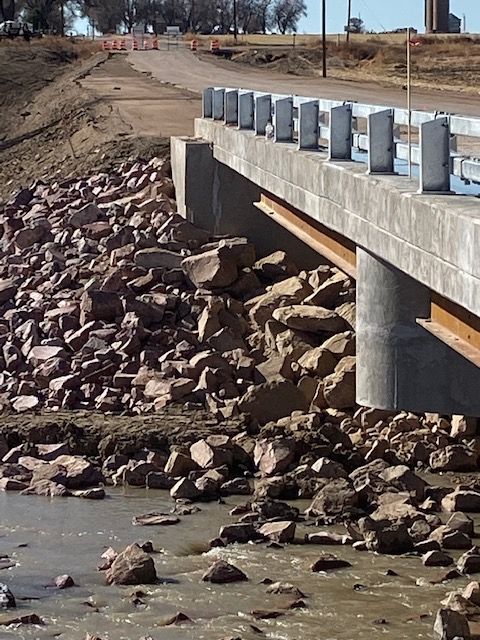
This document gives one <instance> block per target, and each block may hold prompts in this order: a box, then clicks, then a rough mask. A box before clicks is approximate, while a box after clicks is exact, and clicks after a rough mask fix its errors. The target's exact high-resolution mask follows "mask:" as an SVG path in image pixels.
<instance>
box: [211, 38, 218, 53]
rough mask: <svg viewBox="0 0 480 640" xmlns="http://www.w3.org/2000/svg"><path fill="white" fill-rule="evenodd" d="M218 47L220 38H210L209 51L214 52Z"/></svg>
mask: <svg viewBox="0 0 480 640" xmlns="http://www.w3.org/2000/svg"><path fill="white" fill-rule="evenodd" d="M219 49H220V40H216V39H215V40H212V41H211V42H210V52H211V53H216V52H217V51H218V50H219Z"/></svg>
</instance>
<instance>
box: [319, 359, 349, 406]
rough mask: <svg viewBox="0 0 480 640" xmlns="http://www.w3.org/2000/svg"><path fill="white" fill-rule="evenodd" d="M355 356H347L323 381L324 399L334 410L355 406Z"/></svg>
mask: <svg viewBox="0 0 480 640" xmlns="http://www.w3.org/2000/svg"><path fill="white" fill-rule="evenodd" d="M355 364H356V361H355V356H345V358H342V359H341V360H340V362H339V363H338V364H337V366H336V367H335V371H334V372H333V373H332V374H330V375H329V376H327V377H326V378H325V379H324V380H323V397H324V399H325V402H326V403H327V405H328V406H329V407H331V408H332V409H350V408H352V407H354V406H355V401H356V398H355V389H356V387H355V384H356V380H355V377H356V373H355V371H356V366H355Z"/></svg>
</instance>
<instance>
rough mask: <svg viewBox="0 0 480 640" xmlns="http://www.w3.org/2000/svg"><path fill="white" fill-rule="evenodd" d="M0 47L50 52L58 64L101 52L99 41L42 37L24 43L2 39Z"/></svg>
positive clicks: (22, 41)
mask: <svg viewBox="0 0 480 640" xmlns="http://www.w3.org/2000/svg"><path fill="white" fill-rule="evenodd" d="M0 47H2V48H11V49H17V50H19V51H20V50H21V51H26V50H31V51H32V52H35V51H37V50H44V51H50V52H51V53H52V55H54V56H56V57H57V58H58V60H59V62H69V61H72V60H84V59H86V58H88V57H90V56H91V55H93V54H94V53H98V51H100V50H101V43H100V40H95V41H92V40H84V39H82V38H60V37H58V36H44V37H43V38H33V39H32V40H30V42H26V41H25V40H24V39H23V38H16V39H15V40H8V39H2V40H0Z"/></svg>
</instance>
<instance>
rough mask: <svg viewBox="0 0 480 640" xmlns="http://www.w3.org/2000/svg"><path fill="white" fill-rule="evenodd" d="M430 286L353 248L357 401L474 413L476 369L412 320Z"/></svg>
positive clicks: (426, 310) (479, 377) (478, 384)
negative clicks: (354, 256)
mask: <svg viewBox="0 0 480 640" xmlns="http://www.w3.org/2000/svg"><path fill="white" fill-rule="evenodd" d="M429 316H430V290H429V289H428V288H427V287H425V286H423V285H422V284H420V283H419V282H417V281H416V280H414V279H413V278H411V277H410V276H407V275H406V274H404V273H402V272H401V271H399V270H398V269H396V268H395V267H392V266H391V265H389V264H387V263H385V262H384V261H383V260H381V259H379V258H378V257H376V256H374V255H373V254H371V253H368V252H367V251H364V250H363V249H360V248H358V249H357V402H358V403H359V404H362V405H366V406H370V407H376V408H379V409H392V410H397V409H398V410H403V411H405V410H407V411H417V412H425V411H427V412H432V413H437V412H438V413H444V414H466V415H470V416H479V415H480V393H479V391H480V369H479V368H478V367H476V366H475V365H474V364H473V363H471V362H470V361H469V360H467V359H465V358H464V357H463V356H461V355H460V354H459V353H457V352H456V351H454V350H453V349H451V348H449V347H448V346H447V345H446V344H445V343H444V342H442V341H441V340H439V339H438V338H436V337H435V336H433V335H432V334H431V333H429V332H428V331H426V330H425V329H424V328H423V327H421V326H420V325H419V324H418V323H417V318H424V319H425V318H428V317H429Z"/></svg>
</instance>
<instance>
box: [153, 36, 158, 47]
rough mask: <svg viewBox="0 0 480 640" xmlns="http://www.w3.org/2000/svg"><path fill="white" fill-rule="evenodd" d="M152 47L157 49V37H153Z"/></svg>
mask: <svg viewBox="0 0 480 640" xmlns="http://www.w3.org/2000/svg"><path fill="white" fill-rule="evenodd" d="M152 49H155V50H158V38H153V40H152Z"/></svg>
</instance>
